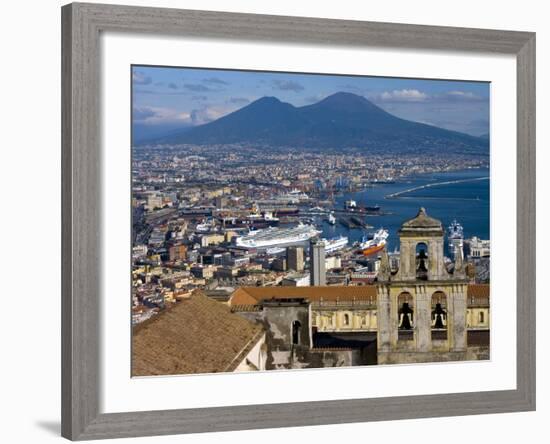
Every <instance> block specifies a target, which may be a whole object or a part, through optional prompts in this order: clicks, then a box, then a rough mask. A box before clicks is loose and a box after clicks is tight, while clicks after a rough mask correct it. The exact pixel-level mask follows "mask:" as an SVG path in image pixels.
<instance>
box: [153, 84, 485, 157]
mask: <svg viewBox="0 0 550 444" xmlns="http://www.w3.org/2000/svg"><path fill="white" fill-rule="evenodd" d="M149 143H151V142H149ZM154 143H157V144H197V145H213V144H234V143H248V144H251V145H268V146H274V147H293V148H317V149H330V148H334V149H338V148H340V149H341V148H355V149H361V150H363V149H365V150H376V151H380V150H383V151H387V152H390V153H415V152H424V153H426V154H429V153H434V154H435V153H437V154H440V155H441V154H445V153H448V154H451V153H453V154H479V155H488V153H489V141H488V140H487V139H484V138H480V137H474V136H470V135H468V134H464V133H459V132H456V131H450V130H446V129H443V128H438V127H435V126H431V125H426V124H423V123H418V122H413V121H410V120H405V119H401V118H399V117H396V116H394V115H392V114H390V113H388V112H386V111H384V110H383V109H382V108H380V107H378V106H376V105H375V104H373V103H372V102H370V101H369V100H367V99H366V98H364V97H362V96H359V95H356V94H351V93H346V92H338V93H335V94H332V95H330V96H328V97H326V98H325V99H323V100H321V101H319V102H317V103H315V104H313V105H307V106H302V107H295V106H293V105H291V104H289V103H285V102H281V101H280V100H279V99H277V98H275V97H262V98H260V99H258V100H256V101H254V102H252V103H250V104H249V105H247V106H245V107H243V108H241V109H238V110H237V111H234V112H232V113H230V114H227V115H225V116H224V117H221V118H219V119H217V120H214V121H212V122H209V123H206V124H204V125H200V126H196V127H194V128H191V129H186V130H185V131H181V132H174V133H172V134H170V135H169V136H166V137H161V138H158V139H156V140H155V141H154Z"/></svg>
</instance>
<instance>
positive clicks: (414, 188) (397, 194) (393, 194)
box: [385, 176, 489, 199]
mask: <svg viewBox="0 0 550 444" xmlns="http://www.w3.org/2000/svg"><path fill="white" fill-rule="evenodd" d="M488 179H489V176H484V177H475V178H473V179H457V180H448V181H445V182H435V183H427V184H425V185H420V186H417V187H413V188H409V189H406V190H403V191H398V192H396V193H392V194H388V195H387V196H385V198H386V199H397V198H399V197H401V196H403V195H404V194H407V193H412V192H413V191H418V190H423V189H425V188H432V187H436V186H440V185H452V184H455V183H465V182H477V181H478V180H488Z"/></svg>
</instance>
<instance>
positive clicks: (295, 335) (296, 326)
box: [292, 321, 302, 345]
mask: <svg viewBox="0 0 550 444" xmlns="http://www.w3.org/2000/svg"><path fill="white" fill-rule="evenodd" d="M301 328H302V324H301V323H300V321H294V322H293V323H292V345H298V344H299V343H300V330H301Z"/></svg>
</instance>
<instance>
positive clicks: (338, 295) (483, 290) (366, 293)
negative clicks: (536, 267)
mask: <svg viewBox="0 0 550 444" xmlns="http://www.w3.org/2000/svg"><path fill="white" fill-rule="evenodd" d="M297 298H304V299H308V300H309V301H311V302H319V301H321V300H322V301H326V302H329V301H336V300H338V301H341V302H345V301H349V302H352V301H357V302H359V301H371V300H374V301H375V302H376V286H374V285H362V286H357V287H355V286H349V287H339V286H330V287H240V288H238V289H236V290H235V291H234V292H233V294H232V295H231V297H230V299H229V304H230V305H231V307H232V308H233V309H234V310H235V311H241V310H244V309H243V307H245V306H253V305H258V304H260V303H261V302H262V301H266V300H270V299H297ZM471 301H474V303H475V305H480V304H487V305H488V304H489V285H488V284H469V285H468V304H470V303H471ZM237 307H238V308H237Z"/></svg>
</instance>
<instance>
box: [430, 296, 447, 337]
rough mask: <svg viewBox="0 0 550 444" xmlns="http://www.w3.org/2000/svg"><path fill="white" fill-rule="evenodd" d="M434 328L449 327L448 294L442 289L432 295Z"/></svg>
mask: <svg viewBox="0 0 550 444" xmlns="http://www.w3.org/2000/svg"><path fill="white" fill-rule="evenodd" d="M432 328H434V329H439V330H441V329H446V328H447V296H445V293H443V292H442V291H436V292H435V293H434V294H433V295H432Z"/></svg>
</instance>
